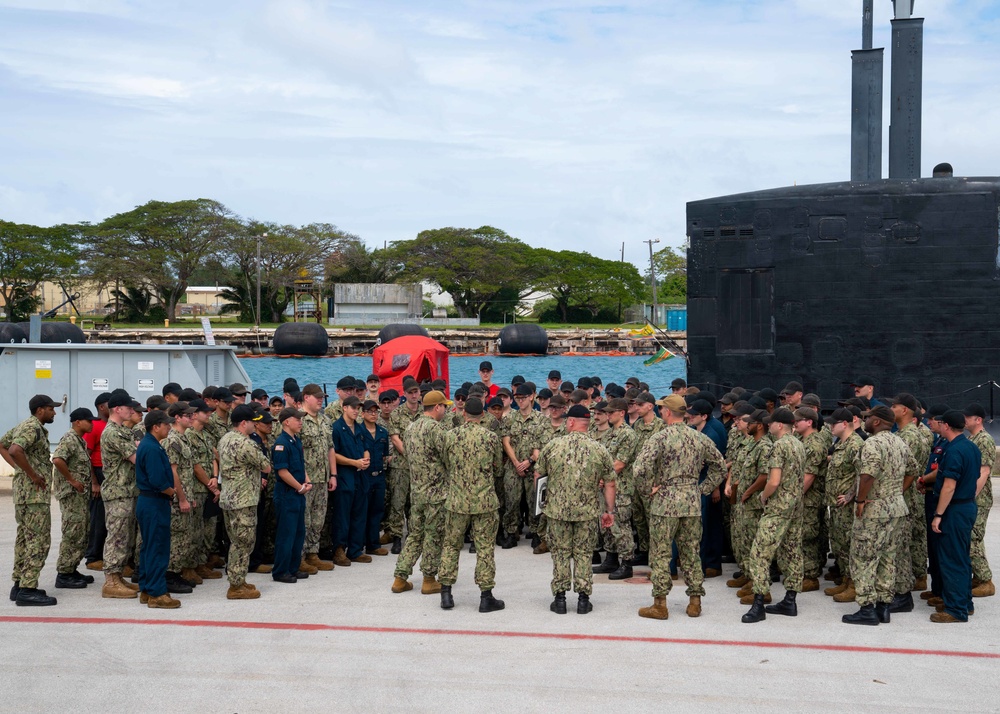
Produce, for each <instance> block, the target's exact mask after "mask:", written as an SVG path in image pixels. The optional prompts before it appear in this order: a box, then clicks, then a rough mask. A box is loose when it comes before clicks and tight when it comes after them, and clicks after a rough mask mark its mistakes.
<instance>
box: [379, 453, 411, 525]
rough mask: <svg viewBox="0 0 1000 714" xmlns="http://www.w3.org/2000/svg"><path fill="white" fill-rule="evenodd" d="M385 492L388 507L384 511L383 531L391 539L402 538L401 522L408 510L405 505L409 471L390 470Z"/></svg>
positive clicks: (407, 496) (408, 495)
mask: <svg viewBox="0 0 1000 714" xmlns="http://www.w3.org/2000/svg"><path fill="white" fill-rule="evenodd" d="M386 490H387V491H388V492H389V496H388V503H389V507H388V508H387V509H386V515H385V525H384V527H383V530H384V531H385V532H386V533H387V534H389V535H391V536H392V537H393V538H402V537H403V522H404V521H405V520H406V513H407V510H409V509H408V508H407V505H408V504H409V501H410V469H409V468H390V469H389V478H388V479H387V481H386ZM411 529H412V524H411Z"/></svg>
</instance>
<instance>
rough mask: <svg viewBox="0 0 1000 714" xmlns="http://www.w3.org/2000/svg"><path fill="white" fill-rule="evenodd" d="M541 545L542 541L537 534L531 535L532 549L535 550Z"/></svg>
mask: <svg viewBox="0 0 1000 714" xmlns="http://www.w3.org/2000/svg"><path fill="white" fill-rule="evenodd" d="M541 544H542V539H541V538H539V537H538V534H537V533H532V534H531V547H532V548H537V547H538V546H540V545H541Z"/></svg>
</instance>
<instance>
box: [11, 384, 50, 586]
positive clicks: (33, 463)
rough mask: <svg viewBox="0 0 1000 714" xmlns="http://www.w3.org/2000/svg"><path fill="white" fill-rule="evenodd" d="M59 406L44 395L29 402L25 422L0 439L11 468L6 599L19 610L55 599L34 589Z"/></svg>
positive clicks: (42, 552) (46, 535) (41, 560)
mask: <svg viewBox="0 0 1000 714" xmlns="http://www.w3.org/2000/svg"><path fill="white" fill-rule="evenodd" d="M56 406H58V404H57V403H56V402H54V401H52V400H51V399H50V398H49V397H48V396H46V395H44V394H36V395H35V396H34V397H32V398H31V399H30V400H29V402H28V413H29V414H31V416H29V417H28V418H27V419H25V420H24V421H22V422H21V423H20V424H18V425H17V426H15V427H14V428H13V429H11V430H10V431H8V432H7V433H6V434H4V436H3V438H2V439H0V455H2V456H3V459H4V461H6V462H7V463H9V464H10V465H11V466H13V467H14V517H15V519H16V520H17V537H16V539H15V540H14V572H13V574H12V575H11V579H12V580H13V581H14V587H13V588H11V591H10V599H11V600H13V601H15V602H16V603H17V604H18V605H55V604H56V599H55V598H54V597H51V596H49V595H47V594H46V593H45V591H44V590H41V589H39V587H38V576H39V574H40V573H41V572H42V568H43V567H44V566H45V559H46V558H47V557H48V555H49V546H51V544H52V534H51V530H52V512H51V498H52V496H51V494H50V483H49V482H50V479H51V474H52V464H51V463H50V461H49V432H48V429H46V428H45V426H44V424H51V423H52V422H53V421H54V420H55V415H56V412H55V407H56Z"/></svg>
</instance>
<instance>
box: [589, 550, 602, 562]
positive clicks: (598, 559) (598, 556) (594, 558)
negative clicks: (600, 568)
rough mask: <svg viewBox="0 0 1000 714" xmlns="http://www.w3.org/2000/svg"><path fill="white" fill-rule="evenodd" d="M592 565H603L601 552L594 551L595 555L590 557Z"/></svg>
mask: <svg viewBox="0 0 1000 714" xmlns="http://www.w3.org/2000/svg"><path fill="white" fill-rule="evenodd" d="M590 564H591V565H600V564H601V551H599V550H595V551H594V554H593V555H592V556H590Z"/></svg>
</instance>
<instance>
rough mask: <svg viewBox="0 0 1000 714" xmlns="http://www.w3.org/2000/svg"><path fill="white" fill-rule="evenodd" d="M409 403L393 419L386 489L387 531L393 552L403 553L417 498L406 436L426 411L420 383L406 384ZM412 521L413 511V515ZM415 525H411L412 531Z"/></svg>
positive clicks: (397, 410) (391, 419)
mask: <svg viewBox="0 0 1000 714" xmlns="http://www.w3.org/2000/svg"><path fill="white" fill-rule="evenodd" d="M404 390H405V394H406V403H404V404H403V405H401V406H398V407H396V408H395V409H394V410H393V411H392V414H391V415H390V417H389V441H390V443H391V444H392V460H391V462H390V465H389V482H388V484H387V486H386V490H387V491H388V492H389V509H388V513H387V514H386V517H385V532H386V534H387V535H390V536H392V552H393V553H399V552H401V550H402V538H403V523H404V521H405V520H406V514H407V507H406V504H407V503H410V504H411V506H410V508H411V509H412V502H413V499H412V498H411V496H410V464H409V461H408V455H407V453H406V444H405V443H404V441H403V434H405V433H406V430H407V428H408V427H409V426H410V424H412V423H413V422H415V421H417V419H419V418H420V415H421V414H422V413H423V410H422V409H421V408H420V387H419V386H418V385H417V384H416V382H407V383H406V384H405V385H404ZM410 517H411V518H412V511H411V514H410ZM412 529H413V526H412V524H410V530H411V532H412Z"/></svg>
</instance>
